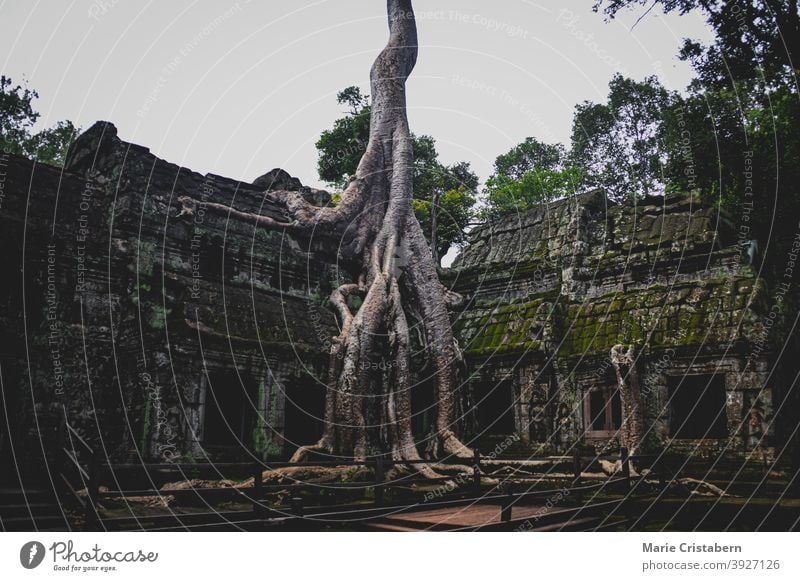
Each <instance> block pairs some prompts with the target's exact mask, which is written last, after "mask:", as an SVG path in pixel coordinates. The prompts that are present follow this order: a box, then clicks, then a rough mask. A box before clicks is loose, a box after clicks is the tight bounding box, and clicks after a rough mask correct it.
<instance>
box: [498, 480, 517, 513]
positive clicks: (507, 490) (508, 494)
mask: <svg viewBox="0 0 800 581" xmlns="http://www.w3.org/2000/svg"><path fill="white" fill-rule="evenodd" d="M501 487H502V491H503V493H504V494H505V497H504V498H503V501H502V509H501V510H500V520H502V521H503V522H511V508H512V505H513V504H514V490H513V488H512V485H511V483H510V482H508V481H505V482H503V483H502V484H501Z"/></svg>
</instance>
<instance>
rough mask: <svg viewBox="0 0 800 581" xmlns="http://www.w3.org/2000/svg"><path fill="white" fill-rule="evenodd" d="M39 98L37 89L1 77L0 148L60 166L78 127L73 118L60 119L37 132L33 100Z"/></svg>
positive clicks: (36, 114) (37, 117)
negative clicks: (35, 130) (49, 126)
mask: <svg viewBox="0 0 800 581" xmlns="http://www.w3.org/2000/svg"><path fill="white" fill-rule="evenodd" d="M38 98H39V94H38V93H37V92H36V91H33V90H31V89H29V88H28V87H27V86H22V85H14V82H13V81H12V80H11V79H10V78H9V77H6V76H5V75H4V76H0V148H2V150H3V151H6V152H9V153H16V154H19V155H24V156H26V157H30V158H32V159H36V160H37V161H39V162H40V163H47V164H50V165H55V166H58V167H61V166H63V165H64V159H65V157H66V154H67V149H68V148H69V145H70V144H71V143H72V141H73V140H74V139H75V137H76V136H77V134H78V129H77V128H76V127H75V126H74V125H73V124H72V122H71V121H59V122H58V123H56V125H54V126H53V127H51V128H49V129H44V130H42V131H39V132H37V133H35V132H34V131H33V128H34V126H35V125H36V121H37V120H38V119H39V113H38V112H37V111H36V110H35V109H34V108H33V101H34V100H36V99H38Z"/></svg>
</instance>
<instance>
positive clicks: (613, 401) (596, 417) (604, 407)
mask: <svg viewBox="0 0 800 581" xmlns="http://www.w3.org/2000/svg"><path fill="white" fill-rule="evenodd" d="M583 405H584V408H583V417H584V426H583V427H584V430H585V431H586V436H587V437H589V438H592V437H594V438H612V437H614V435H615V434H616V433H617V432H618V431H619V429H620V427H621V426H622V399H621V397H620V393H619V389H618V388H616V387H614V388H608V389H592V390H590V391H589V392H587V393H586V394H585V395H584V404H583Z"/></svg>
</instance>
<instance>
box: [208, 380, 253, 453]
mask: <svg viewBox="0 0 800 581" xmlns="http://www.w3.org/2000/svg"><path fill="white" fill-rule="evenodd" d="M256 394H257V390H256V388H255V382H254V381H253V380H252V378H250V377H247V376H244V375H241V376H240V374H237V373H236V371H219V372H216V373H209V375H208V386H207V388H206V404H205V420H204V422H203V444H204V445H208V446H238V447H245V448H249V447H250V445H251V444H252V433H253V427H254V425H255V418H256V406H257V405H258V402H257V401H256Z"/></svg>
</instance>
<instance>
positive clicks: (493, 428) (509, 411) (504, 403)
mask: <svg viewBox="0 0 800 581" xmlns="http://www.w3.org/2000/svg"><path fill="white" fill-rule="evenodd" d="M513 402H514V386H513V385H512V384H511V382H510V381H501V382H499V383H490V384H489V391H488V392H484V393H483V394H482V395H481V396H479V398H478V429H479V431H480V433H481V434H482V435H484V436H486V435H501V434H513V433H514V410H513V408H512V404H513Z"/></svg>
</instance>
